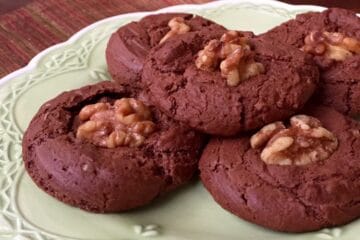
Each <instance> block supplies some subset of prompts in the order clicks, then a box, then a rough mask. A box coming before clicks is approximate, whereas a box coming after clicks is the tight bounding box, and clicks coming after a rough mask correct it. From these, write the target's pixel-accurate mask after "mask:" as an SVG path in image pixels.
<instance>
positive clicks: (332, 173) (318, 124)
mask: <svg viewBox="0 0 360 240" xmlns="http://www.w3.org/2000/svg"><path fill="white" fill-rule="evenodd" d="M305 113H306V114H307V116H306V115H298V116H295V117H292V118H291V121H290V122H291V126H290V127H288V128H286V125H284V123H281V122H276V123H274V124H271V125H268V126H267V127H265V128H263V129H261V130H260V131H259V132H258V133H256V134H255V135H253V136H252V137H251V138H250V136H251V135H243V136H240V137H237V138H228V139H221V138H214V139H212V140H211V141H210V143H209V144H208V145H207V147H206V148H205V150H204V153H203V155H202V157H201V160H200V171H201V179H202V182H203V184H204V185H205V187H206V188H207V189H208V190H209V192H210V193H211V195H212V196H213V198H214V199H215V200H216V201H217V202H218V203H219V204H220V205H221V206H222V207H223V208H224V209H226V210H228V211H230V212H232V213H233V214H235V215H237V216H239V217H241V218H243V219H245V220H247V221H250V222H253V223H256V224H259V225H262V226H265V227H268V228H271V229H274V230H278V231H285V232H305V231H312V230H317V229H321V228H324V227H332V226H336V225H341V224H345V223H348V222H350V221H352V220H354V219H356V218H358V217H359V216H360V181H359V177H360V161H359V159H360V132H359V129H360V125H359V123H358V122H356V121H354V120H352V119H350V118H347V117H345V116H344V115H342V114H340V113H338V112H337V111H335V110H333V109H331V108H328V107H323V106H317V107H311V108H309V109H307V110H306V111H305ZM309 116H312V117H309ZM314 117H315V118H314ZM264 145H266V147H264Z"/></svg>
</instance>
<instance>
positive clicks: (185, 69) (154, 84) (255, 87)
mask: <svg viewBox="0 0 360 240" xmlns="http://www.w3.org/2000/svg"><path fill="white" fill-rule="evenodd" d="M225 32H227V31H225V30H217V31H215V30H212V31H210V30H209V29H204V30H202V31H199V32H195V33H186V34H183V35H181V36H178V37H177V38H173V39H169V40H168V41H167V42H165V43H164V44H162V45H159V46H157V47H155V48H153V50H152V51H151V53H150V54H149V56H148V58H147V60H146V63H145V65H144V70H143V79H142V81H143V82H144V84H145V85H146V86H147V88H148V91H149V95H150V99H151V101H152V103H153V104H154V105H156V106H157V107H159V108H160V109H161V110H162V111H164V112H165V113H166V114H167V115H168V116H170V117H173V118H174V119H176V120H178V121H181V122H184V123H186V124H188V125H189V126H191V127H193V128H195V129H198V130H200V131H203V132H205V133H208V134H215V135H223V136H230V135H235V134H237V133H239V132H242V131H246V130H250V129H255V128H258V127H260V126H262V125H264V124H266V123H269V122H272V121H275V120H278V119H283V118H286V117H288V116H290V115H291V114H293V113H294V112H296V111H298V110H299V109H301V108H302V107H303V104H304V103H305V102H306V101H307V100H308V98H309V97H310V96H311V95H312V93H313V91H314V90H315V87H316V84H317V81H318V69H317V67H316V66H314V64H313V62H312V61H311V59H308V58H306V55H305V54H304V53H302V52H301V51H300V50H298V49H296V48H293V47H291V46H289V47H287V46H273V45H272V44H271V42H267V41H262V40H258V39H256V38H252V36H251V34H250V33H245V34H244V35H246V36H247V37H249V38H250V39H249V44H250V46H251V49H252V50H251V51H252V52H253V55H254V59H255V61H256V62H259V63H261V64H262V65H263V67H264V72H263V73H261V74H258V75H256V76H253V77H250V78H249V79H246V80H243V81H241V83H240V84H239V85H237V86H229V85H228V84H227V80H226V79H224V77H223V76H222V73H221V72H220V71H219V70H218V69H216V70H214V71H206V70H202V69H199V68H198V67H197V66H196V65H195V62H196V59H197V56H198V54H199V51H201V50H202V49H204V47H205V46H207V45H208V44H209V41H211V40H213V39H220V38H221V37H222V36H223V34H224V33H225ZM220 65H221V64H220Z"/></svg>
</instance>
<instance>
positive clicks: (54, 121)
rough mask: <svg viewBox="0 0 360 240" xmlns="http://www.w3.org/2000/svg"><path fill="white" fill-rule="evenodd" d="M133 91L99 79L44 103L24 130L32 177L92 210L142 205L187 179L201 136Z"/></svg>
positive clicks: (25, 153)
mask: <svg viewBox="0 0 360 240" xmlns="http://www.w3.org/2000/svg"><path fill="white" fill-rule="evenodd" d="M132 97H134V96H132V95H131V93H129V92H127V91H126V90H125V89H124V88H123V87H121V86H118V85H116V84H114V83H111V82H101V83H98V84H95V85H91V86H86V87H83V88H80V89H78V90H73V91H69V92H65V93H62V94H60V95H59V96H57V97H56V98H54V99H52V100H50V101H48V102H47V103H45V104H44V105H43V106H42V107H41V108H40V110H39V112H38V113H37V114H36V115H35V117H34V118H33V120H32V121H31V123H30V125H29V127H28V129H27V130H26V132H25V135H24V138H23V159H24V162H25V167H26V170H27V172H28V173H29V175H30V176H31V178H32V179H33V180H34V182H35V183H36V184H37V185H38V186H39V187H40V188H42V189H43V190H44V191H46V192H47V193H48V194H50V195H52V196H54V197H55V198H57V199H59V200H61V201H63V202H65V203H68V204H71V205H73V206H76V207H79V208H82V209H85V210H88V211H94V212H117V211H124V210H128V209H132V208H136V207H139V206H143V205H145V204H147V203H149V202H151V201H152V200H153V199H154V198H156V197H158V196H159V195H161V194H163V193H166V192H168V191H170V190H173V189H175V188H177V187H179V186H180V185H183V184H184V183H186V182H188V181H189V180H190V179H191V178H192V176H193V174H194V172H195V171H196V169H197V162H198V157H199V153H200V151H201V145H202V136H201V135H199V134H197V133H196V132H194V131H192V130H189V129H188V128H186V127H184V126H182V125H179V124H177V123H176V122H174V121H172V120H170V119H169V118H167V117H166V116H164V115H162V114H160V113H159V112H158V111H157V110H156V109H155V108H154V107H148V106H146V105H145V104H144V103H146V99H141V98H140V99H139V98H137V99H135V98H132ZM135 97H136V96H135Z"/></svg>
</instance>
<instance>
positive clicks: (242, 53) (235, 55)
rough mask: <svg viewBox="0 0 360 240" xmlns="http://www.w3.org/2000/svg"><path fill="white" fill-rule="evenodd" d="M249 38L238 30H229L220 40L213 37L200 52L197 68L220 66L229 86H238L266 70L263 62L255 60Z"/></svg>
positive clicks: (209, 69)
mask: <svg viewBox="0 0 360 240" xmlns="http://www.w3.org/2000/svg"><path fill="white" fill-rule="evenodd" d="M247 42H248V39H247V38H246V37H244V36H243V35H242V34H241V33H239V32H237V31H228V32H226V33H224V34H223V35H222V37H221V38H220V40H218V39H213V40H211V41H209V43H208V44H207V45H206V46H205V47H204V49H202V50H201V51H199V52H198V56H197V58H196V60H195V65H196V67H197V68H199V69H202V70H206V71H214V70H216V69H217V68H220V71H221V76H222V77H224V78H226V83H227V85H228V86H237V85H239V84H240V82H241V81H243V80H246V79H248V78H250V77H253V76H256V75H258V74H260V73H263V72H264V71H265V68H264V66H263V65H262V64H261V63H258V62H255V60H254V58H253V56H252V53H251V49H250V46H249V45H248V43H247Z"/></svg>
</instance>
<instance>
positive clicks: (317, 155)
mask: <svg viewBox="0 0 360 240" xmlns="http://www.w3.org/2000/svg"><path fill="white" fill-rule="evenodd" d="M250 144H251V146H252V148H260V147H262V146H265V147H264V148H263V150H262V152H261V154H260V157H261V159H262V160H263V161H264V162H265V163H267V164H277V165H306V164H309V163H312V162H316V161H320V160H325V159H327V158H329V157H330V155H331V154H332V153H333V152H334V151H335V150H336V149H337V147H338V140H337V138H336V137H335V135H334V134H333V133H331V132H330V131H328V130H327V129H325V128H323V127H322V125H321V122H320V121H319V120H318V119H316V118H314V117H311V116H307V115H296V116H293V117H292V118H291V119H290V126H289V127H288V128H285V126H284V124H283V123H282V122H275V123H272V124H269V125H266V126H265V127H263V128H262V129H260V131H259V132H257V133H256V134H254V135H253V136H252V137H251V139H250Z"/></svg>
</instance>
